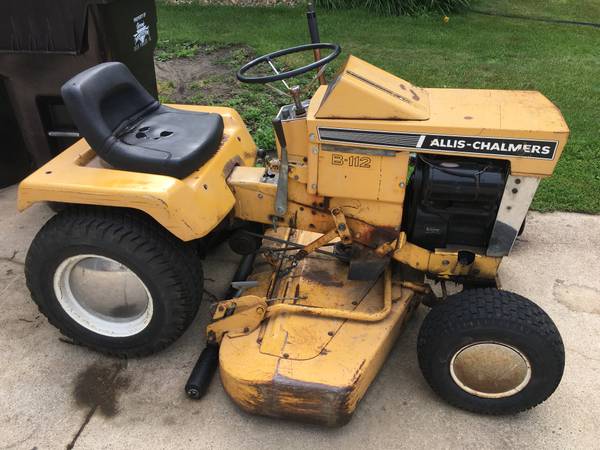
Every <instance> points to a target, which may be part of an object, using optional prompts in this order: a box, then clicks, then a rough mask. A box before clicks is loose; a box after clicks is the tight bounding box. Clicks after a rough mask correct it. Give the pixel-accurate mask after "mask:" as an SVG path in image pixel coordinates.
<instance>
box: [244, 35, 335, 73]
mask: <svg viewBox="0 0 600 450" xmlns="http://www.w3.org/2000/svg"><path fill="white" fill-rule="evenodd" d="M325 49H328V50H331V51H332V52H331V53H330V54H329V55H327V56H325V57H323V58H319V59H318V60H317V61H315V62H313V63H310V64H307V65H306V66H302V67H299V68H297V69H293V70H288V71H286V72H279V71H278V70H277V68H276V67H275V65H274V64H273V61H274V60H276V59H277V58H280V57H281V56H285V55H291V54H293V53H300V52H306V51H309V50H312V51H313V52H315V51H317V52H320V50H325ZM341 51H342V48H341V47H340V46H339V45H338V44H325V43H318V44H304V45H298V46H297V47H290V48H286V49H284V50H277V51H276V52H272V53H269V54H267V55H264V56H261V57H260V58H256V59H254V60H252V61H250V62H249V63H248V64H246V65H244V66H243V67H242V68H241V69H240V70H239V71H238V73H237V79H238V80H240V81H241V82H243V83H272V82H273V81H279V80H287V79H288V78H293V77H296V76H298V75H302V74H303V73H306V72H310V71H311V70H314V69H319V68H321V67H324V66H326V65H327V64H329V63H330V62H331V61H333V60H334V59H335V58H337V57H338V56H339V55H340V53H341ZM316 54H318V53H316ZM265 62H266V63H267V64H269V66H271V69H272V70H273V72H275V74H274V75H264V76H248V75H246V73H247V72H248V71H249V70H250V69H253V68H254V67H256V66H258V65H260V64H263V63H265Z"/></svg>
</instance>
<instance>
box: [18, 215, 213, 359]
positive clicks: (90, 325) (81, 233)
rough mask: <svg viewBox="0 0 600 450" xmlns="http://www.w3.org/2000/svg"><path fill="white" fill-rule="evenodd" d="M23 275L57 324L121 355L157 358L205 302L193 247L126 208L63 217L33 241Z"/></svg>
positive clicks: (76, 337)
mask: <svg viewBox="0 0 600 450" xmlns="http://www.w3.org/2000/svg"><path fill="white" fill-rule="evenodd" d="M25 275H26V278H27V286H28V288H29V290H30V292H31V296H32V298H33V300H34V301H35V302H36V303H37V305H38V307H39V309H40V311H41V312H42V313H43V314H44V315H45V316H46V317H47V318H48V321H49V322H50V323H51V324H53V325H54V326H55V327H57V328H58V329H59V330H60V331H61V332H62V333H63V334H64V335H66V336H67V337H69V338H71V339H73V340H74V341H75V342H77V343H80V344H82V345H85V346H88V347H90V348H92V349H95V350H98V351H101V352H104V353H109V354H114V355H119V356H142V355H147V354H151V353H154V352H156V351H158V350H160V349H162V348H164V347H166V346H167V345H169V344H170V343H172V342H173V341H175V340H176V339H177V338H178V337H179V336H180V335H181V334H183V332H184V331H185V330H186V328H187V327H188V326H189V324H190V323H191V322H192V320H193V318H194V316H195V315H196V312H197V311H198V306H199V303H200V299H201V296H202V282H203V280H202V269H201V266H200V261H199V260H198V257H197V254H196V252H195V250H194V248H193V247H192V246H190V245H188V244H186V243H184V242H181V241H179V240H178V239H176V238H175V237H174V236H172V235H171V234H170V233H168V232H167V231H166V230H164V229H163V228H162V227H160V226H159V225H158V224H156V222H154V221H153V220H152V219H151V218H149V217H147V216H145V215H143V214H142V213H138V212H136V211H131V210H127V209H117V208H115V209H111V208H99V207H69V208H67V209H65V210H64V211H62V212H60V213H59V214H57V215H56V216H54V217H53V218H52V219H50V220H49V221H48V223H46V225H44V227H42V229H41V230H40V232H39V233H38V234H37V236H36V237H35V239H34V240H33V242H32V244H31V247H30V249H29V252H28V254H27V259H26V262H25Z"/></svg>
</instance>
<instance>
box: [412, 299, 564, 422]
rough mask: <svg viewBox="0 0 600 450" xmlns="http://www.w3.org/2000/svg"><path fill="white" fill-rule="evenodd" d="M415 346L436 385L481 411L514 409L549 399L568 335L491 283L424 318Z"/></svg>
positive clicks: (531, 306) (425, 372)
mask: <svg viewBox="0 0 600 450" xmlns="http://www.w3.org/2000/svg"><path fill="white" fill-rule="evenodd" d="M417 352H418V357H419V365H420V367H421V371H422V372H423V375H424V377H425V379H426V380H427V382H428V383H429V385H430V386H431V388H432V389H433V390H434V391H435V392H436V393H437V394H438V395H440V397H442V398H444V399H445V400H446V401H447V402H448V403H450V404H452V405H454V406H457V407H459V408H462V409H466V410H468V411H472V412H477V413H482V414H514V413H517V412H520V411H523V410H526V409H529V408H532V407H534V406H536V405H538V404H539V403H541V402H543V401H544V400H546V399H547V398H548V397H549V396H550V395H551V394H552V393H553V392H554V390H555V389H556V387H557V386H558V384H559V383H560V380H561V378H562V374H563V370H564V364H565V354H564V347H563V343H562V339H561V337H560V334H559V332H558V330H557V329H556V326H555V325H554V323H553V322H552V320H551V319H550V317H548V315H547V314H546V313H545V312H544V311H543V310H542V309H541V308H540V307H539V306H537V305H536V304H534V303H533V302H531V301H529V300H527V299H526V298H524V297H522V296H520V295H517V294H514V293H512V292H506V291H501V290H498V289H493V288H485V289H482V288H479V289H472V290H466V291H463V292H461V293H459V294H456V295H452V296H450V297H448V298H447V300H446V301H445V302H443V303H442V304H440V305H439V306H436V307H435V308H433V309H432V310H431V312H429V314H428V315H427V317H426V318H425V320H424V322H423V325H422V327H421V330H420V332H419V338H418V345H417Z"/></svg>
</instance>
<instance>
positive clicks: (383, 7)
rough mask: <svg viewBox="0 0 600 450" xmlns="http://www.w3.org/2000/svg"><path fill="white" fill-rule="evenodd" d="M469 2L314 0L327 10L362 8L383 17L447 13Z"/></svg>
mask: <svg viewBox="0 0 600 450" xmlns="http://www.w3.org/2000/svg"><path fill="white" fill-rule="evenodd" d="M469 3H470V0H316V4H317V5H318V6H321V7H323V8H328V9H344V8H363V9H367V10H370V11H374V12H376V13H378V14H384V15H395V16H400V15H414V14H422V13H427V12H438V13H444V14H446V13H449V12H452V11H456V10H457V9H460V8H464V7H467V6H469Z"/></svg>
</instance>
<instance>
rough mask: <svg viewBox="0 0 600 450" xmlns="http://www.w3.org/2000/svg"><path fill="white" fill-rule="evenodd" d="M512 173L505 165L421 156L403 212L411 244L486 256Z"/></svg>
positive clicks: (506, 164)
mask: <svg viewBox="0 0 600 450" xmlns="http://www.w3.org/2000/svg"><path fill="white" fill-rule="evenodd" d="M508 172H509V167H508V162H506V161H499V160H492V159H476V158H457V157H452V156H439V155H421V154H419V155H417V156H416V159H415V161H414V171H413V173H412V175H411V177H410V180H409V184H408V191H407V197H406V199H407V204H406V205H405V210H404V211H405V213H404V220H403V229H404V231H406V233H407V236H408V240H409V241H410V242H412V243H413V244H416V245H419V246H420V247H423V248H426V249H429V250H434V249H436V248H446V249H465V250H473V251H479V252H483V253H484V250H485V249H486V248H487V246H488V243H489V239H490V235H491V232H492V228H493V226H494V222H495V220H496V215H497V213H498V205H499V204H500V200H501V198H502V194H503V191H504V185H505V184H506V177H507V175H508Z"/></svg>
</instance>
